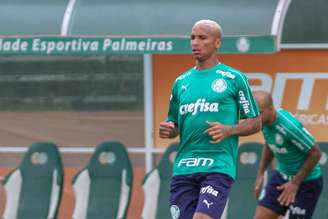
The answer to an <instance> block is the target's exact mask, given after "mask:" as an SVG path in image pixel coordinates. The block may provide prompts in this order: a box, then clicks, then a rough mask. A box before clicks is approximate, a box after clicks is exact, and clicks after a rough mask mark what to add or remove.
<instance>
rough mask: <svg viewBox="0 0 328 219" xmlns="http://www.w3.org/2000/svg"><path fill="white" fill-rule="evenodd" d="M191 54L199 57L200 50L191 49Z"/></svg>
mask: <svg viewBox="0 0 328 219" xmlns="http://www.w3.org/2000/svg"><path fill="white" fill-rule="evenodd" d="M192 54H193V55H199V54H200V50H199V49H192Z"/></svg>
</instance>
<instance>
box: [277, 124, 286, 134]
mask: <svg viewBox="0 0 328 219" xmlns="http://www.w3.org/2000/svg"><path fill="white" fill-rule="evenodd" d="M276 129H278V131H279V132H281V133H282V134H283V135H287V133H286V130H285V129H284V127H282V126H281V125H276Z"/></svg>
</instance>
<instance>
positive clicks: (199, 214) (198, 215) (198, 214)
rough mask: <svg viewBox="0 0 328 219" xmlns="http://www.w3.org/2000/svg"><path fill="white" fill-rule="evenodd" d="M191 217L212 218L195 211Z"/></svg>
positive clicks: (196, 218) (199, 218)
mask: <svg viewBox="0 0 328 219" xmlns="http://www.w3.org/2000/svg"><path fill="white" fill-rule="evenodd" d="M192 219H213V218H212V217H210V216H208V215H207V214H204V213H200V212H196V213H195V214H194V216H193V217H192Z"/></svg>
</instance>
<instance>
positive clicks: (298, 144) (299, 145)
mask: <svg viewBox="0 0 328 219" xmlns="http://www.w3.org/2000/svg"><path fill="white" fill-rule="evenodd" d="M292 143H293V144H294V145H295V146H296V147H298V148H299V149H301V150H302V151H303V150H304V147H303V145H302V144H301V143H300V142H298V141H296V140H295V139H292Z"/></svg>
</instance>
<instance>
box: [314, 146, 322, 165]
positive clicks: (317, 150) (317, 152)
mask: <svg viewBox="0 0 328 219" xmlns="http://www.w3.org/2000/svg"><path fill="white" fill-rule="evenodd" d="M312 156H313V157H315V159H316V160H317V162H318V161H319V160H320V158H321V156H322V152H321V150H320V148H319V146H318V145H315V146H314V147H313V149H312Z"/></svg>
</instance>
